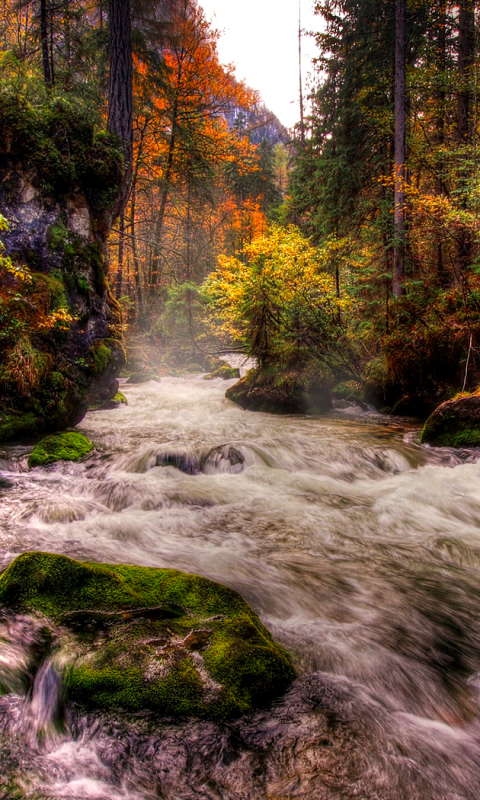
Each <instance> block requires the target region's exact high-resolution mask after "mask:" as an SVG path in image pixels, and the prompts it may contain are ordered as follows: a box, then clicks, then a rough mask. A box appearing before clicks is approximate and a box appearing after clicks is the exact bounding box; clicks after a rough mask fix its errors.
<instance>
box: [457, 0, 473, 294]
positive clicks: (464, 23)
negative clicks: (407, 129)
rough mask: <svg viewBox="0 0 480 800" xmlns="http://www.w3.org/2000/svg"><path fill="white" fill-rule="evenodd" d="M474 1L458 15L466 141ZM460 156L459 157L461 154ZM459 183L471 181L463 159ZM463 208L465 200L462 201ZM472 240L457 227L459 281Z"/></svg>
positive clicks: (461, 130)
mask: <svg viewBox="0 0 480 800" xmlns="http://www.w3.org/2000/svg"><path fill="white" fill-rule="evenodd" d="M473 9H474V6H473V0H460V9H459V15H458V45H457V46H458V50H457V69H458V83H459V92H458V94H457V135H458V140H459V141H460V142H462V143H464V144H467V143H468V141H469V139H470V133H471V131H470V117H471V104H472V97H471V92H470V91H469V86H468V83H469V77H470V76H469V72H470V68H471V66H472V63H473V55H474V50H475V15H474V10H473ZM461 157H462V156H461ZM463 159H464V160H465V162H466V163H465V165H464V168H463V179H462V183H463V184H464V185H465V186H466V185H468V184H469V182H470V180H471V174H470V172H471V168H470V166H469V165H468V162H467V161H466V159H465V156H463ZM462 207H463V208H465V201H463V202H462ZM472 246H473V239H472V235H471V232H470V231H468V230H465V229H464V230H462V229H460V231H459V233H458V236H457V243H456V269H457V274H458V275H459V278H460V281H462V282H463V281H465V269H466V267H468V265H469V264H470V263H471V259H472Z"/></svg>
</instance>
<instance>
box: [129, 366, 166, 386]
mask: <svg viewBox="0 0 480 800" xmlns="http://www.w3.org/2000/svg"><path fill="white" fill-rule="evenodd" d="M159 380H160V377H159V375H158V372H154V371H153V370H150V372H132V374H131V375H130V376H129V378H128V380H127V383H130V384H133V385H136V384H139V383H148V381H159Z"/></svg>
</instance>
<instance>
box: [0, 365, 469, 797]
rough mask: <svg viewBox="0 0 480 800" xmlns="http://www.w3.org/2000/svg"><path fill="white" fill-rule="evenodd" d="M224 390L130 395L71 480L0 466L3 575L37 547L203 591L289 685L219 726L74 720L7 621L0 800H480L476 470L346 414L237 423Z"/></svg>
mask: <svg viewBox="0 0 480 800" xmlns="http://www.w3.org/2000/svg"><path fill="white" fill-rule="evenodd" d="M227 385H229V384H228V383H227V384H226V383H224V382H223V381H220V380H215V381H203V380H202V379H201V378H200V377H191V378H178V379H174V378H171V379H164V380H162V382H161V383H154V382H150V383H148V384H144V385H142V386H138V387H132V388H129V387H126V393H127V396H128V401H129V406H128V407H122V408H120V409H117V410H115V411H106V412H95V413H91V414H88V415H87V417H86V418H85V420H84V421H83V423H82V424H81V425H80V426H79V427H80V429H81V430H83V431H84V432H85V433H86V434H87V435H88V436H89V437H90V438H91V439H92V441H93V442H94V444H95V446H96V450H95V452H94V453H93V454H92V455H91V456H89V457H87V458H86V459H85V460H84V461H83V462H82V463H80V464H60V465H55V466H52V467H49V468H45V469H35V470H32V471H28V469H27V467H26V458H27V456H28V452H29V451H28V448H24V447H15V448H6V449H5V450H4V451H3V454H0V497H1V508H0V547H1V563H0V567H2V568H3V567H5V566H7V564H8V563H10V561H11V560H12V559H13V558H14V557H15V556H16V555H17V554H18V553H20V552H23V551H25V550H31V549H43V550H48V551H51V552H57V553H65V554H67V555H70V556H73V557H75V558H79V559H89V560H96V561H106V562H116V563H133V564H142V565H147V566H158V567H175V568H178V569H182V570H186V571H191V572H196V573H199V574H202V575H205V576H207V577H210V578H213V579H215V580H218V581H220V582H222V583H224V584H226V585H228V586H231V587H233V588H235V589H237V590H238V591H239V592H241V594H242V595H243V596H244V597H245V599H246V600H247V601H248V602H249V603H250V604H251V605H252V606H253V608H254V609H255V610H256V611H257V612H258V613H259V615H260V616H261V618H262V620H263V621H264V623H265V624H266V625H267V626H268V627H269V628H270V630H271V631H272V633H273V634H274V636H275V637H276V638H277V639H278V640H279V641H281V642H282V643H283V644H284V645H285V646H286V647H287V648H288V649H289V650H290V652H291V653H292V654H293V658H294V661H295V664H296V667H297V671H298V674H299V678H298V679H297V680H296V681H295V683H294V685H293V687H292V689H291V691H290V692H289V693H288V694H287V696H286V697H285V698H283V699H282V700H280V701H278V702H277V703H276V704H275V705H274V707H273V708H270V709H267V710H265V711H262V712H259V713H258V714H256V715H255V716H253V717H251V718H248V719H242V720H240V721H237V722H234V723H232V724H229V725H222V726H219V725H215V724H212V723H205V722H203V723H189V724H186V725H174V724H171V723H167V722H165V723H164V724H158V723H157V724H153V723H152V721H151V720H150V719H148V718H142V717H139V718H137V719H136V720H130V721H125V720H123V719H121V718H120V717H119V718H117V719H112V718H107V717H102V716H98V715H94V714H89V715H85V714H82V713H81V712H79V711H78V710H75V709H68V708H67V709H63V702H62V696H61V678H60V676H61V664H59V663H57V661H58V659H57V661H56V658H55V653H53V655H50V656H49V657H48V658H47V659H45V658H43V657H42V652H45V639H48V635H49V632H48V630H45V628H41V627H40V626H39V624H37V623H36V622H34V621H33V620H32V619H29V618H20V617H17V618H15V619H11V618H8V617H4V618H0V683H1V684H2V685H3V686H4V687H5V688H6V689H7V690H8V692H9V693H8V694H5V695H4V696H3V697H1V698H0V745H1V754H0V773H2V775H3V777H0V797H12V798H14V797H15V798H16V797H21V796H27V797H28V798H32V800H33V799H34V800H39V798H49V799H50V798H63V797H68V798H74V799H78V800H83V799H84V798H95V799H96V800H144V799H146V798H169V800H183V799H185V800H187V799H188V800H194V798H195V799H196V800H198V799H202V798H205V799H207V798H208V799H209V800H214V799H215V800H219V799H220V798H221V799H222V800H223V799H227V798H228V799H229V800H230V798H231V800H256V799H257V798H268V799H269V800H287V798H305V799H306V798H312V799H313V798H315V800H323V799H325V800H327V799H328V800H330V799H331V798H332V799H333V798H338V799H339V800H342V799H344V798H345V799H347V798H364V799H365V800H366V799H367V798H368V800H407V799H408V800H417V798H418V800H420V798H421V800H447V799H448V800H467V799H468V800H478V799H479V798H480V722H479V705H478V702H479V692H480V581H479V577H480V569H479V568H480V530H479V526H480V464H478V463H476V455H475V454H473V455H472V454H470V455H469V456H468V455H467V454H466V453H460V452H454V451H449V450H437V451H436V450H433V449H429V448H425V447H420V445H419V444H418V430H415V426H414V425H410V426H408V425H405V424H400V423H398V424H396V423H395V422H393V421H391V420H390V421H386V420H385V419H382V418H380V417H379V416H376V415H374V414H363V415H362V414H359V413H358V412H356V413H353V412H352V411H351V410H348V409H347V410H344V411H342V412H337V413H336V414H333V415H331V416H330V417H323V418H312V417H311V418H297V417H276V416H272V415H268V414H255V413H251V412H245V411H242V410H241V409H239V408H238V407H236V406H234V405H233V404H232V403H230V402H229V401H227V400H226V399H225V397H224V392H225V388H226V386H227ZM32 653H34V654H35V653H36V654H37V656H36V660H37V667H38V668H37V670H36V671H35V670H33V671H32V668H31V667H28V664H29V663H31V661H32ZM34 661H35V658H34ZM29 670H30V672H29ZM2 781H3V783H2ZM14 783H15V785H16V786H17V787H18V793H17V794H15V791H17V790H14V789H12V786H13V785H14ZM2 786H3V789H2ZM7 786H8V787H9V788H7ZM2 791H3V794H2ZM22 792H23V793H24V794H22Z"/></svg>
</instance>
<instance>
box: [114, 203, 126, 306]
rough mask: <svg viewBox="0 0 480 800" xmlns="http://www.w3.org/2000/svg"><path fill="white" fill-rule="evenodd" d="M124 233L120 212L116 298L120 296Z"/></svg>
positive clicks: (123, 219) (123, 217)
mask: <svg viewBox="0 0 480 800" xmlns="http://www.w3.org/2000/svg"><path fill="white" fill-rule="evenodd" d="M124 233H125V216H124V215H123V214H122V215H121V217H120V236H119V239H118V268H117V280H116V292H117V300H119V299H120V298H121V296H122V289H123V252H124V244H125V242H124Z"/></svg>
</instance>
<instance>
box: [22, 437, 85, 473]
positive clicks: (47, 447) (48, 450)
mask: <svg viewBox="0 0 480 800" xmlns="http://www.w3.org/2000/svg"><path fill="white" fill-rule="evenodd" d="M92 450H93V445H92V443H91V442H90V441H89V440H88V439H87V438H86V436H82V434H81V433H74V432H72V433H60V434H58V435H57V436H46V437H45V439H42V441H41V442H39V443H38V444H37V445H35V447H34V448H33V451H32V453H31V454H30V456H29V459H28V465H29V467H46V466H47V465H48V464H53V463H54V462H55V461H78V459H79V458H81V457H82V456H84V455H86V454H87V453H91V451H92Z"/></svg>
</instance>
